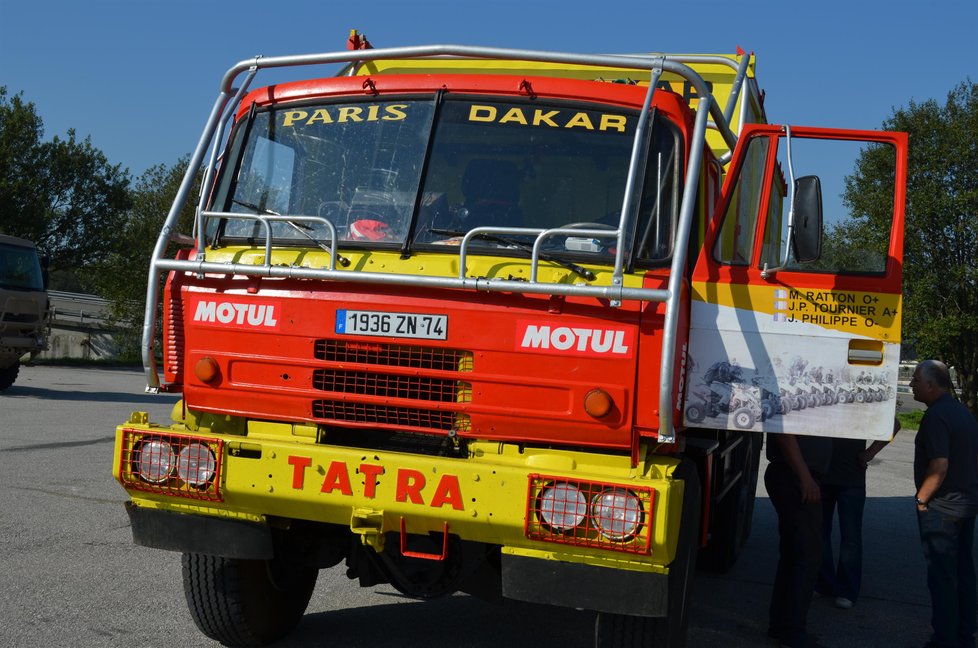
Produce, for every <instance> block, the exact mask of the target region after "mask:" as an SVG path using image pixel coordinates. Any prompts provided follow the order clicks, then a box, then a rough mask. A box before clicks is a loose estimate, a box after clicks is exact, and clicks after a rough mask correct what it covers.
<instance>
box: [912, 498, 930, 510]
mask: <svg viewBox="0 0 978 648" xmlns="http://www.w3.org/2000/svg"><path fill="white" fill-rule="evenodd" d="M914 499H915V500H916V501H917V506H923V507H924V508H927V502H925V501H924V500H922V499H920V498H919V497H915V498H914Z"/></svg>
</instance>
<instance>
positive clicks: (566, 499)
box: [540, 483, 587, 531]
mask: <svg viewBox="0 0 978 648" xmlns="http://www.w3.org/2000/svg"><path fill="white" fill-rule="evenodd" d="M586 515H587V500H585V499H584V493H582V492H581V490H580V489H579V488H577V487H576V486H573V485H571V484H564V483H558V484H554V485H553V486H548V487H547V488H544V489H543V492H542V493H540V516H541V517H542V518H543V521H544V522H545V523H546V524H547V526H549V527H552V528H554V529H557V530H558V531H568V530H570V529H573V528H574V527H576V526H577V525H579V524H580V523H581V522H583V521H584V517H585V516H586Z"/></svg>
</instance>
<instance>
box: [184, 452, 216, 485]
mask: <svg viewBox="0 0 978 648" xmlns="http://www.w3.org/2000/svg"><path fill="white" fill-rule="evenodd" d="M216 469H217V459H215V458H214V453H213V452H211V449H210V448H208V447H207V446H206V445H205V444H203V443H191V444H188V445H186V446H184V448H183V449H182V450H180V454H179V455H177V475H179V476H180V479H182V480H183V481H185V482H187V483H188V484H190V485H191V486H203V485H204V484H206V483H207V482H209V481H210V480H211V477H213V476H214V471H215V470H216Z"/></svg>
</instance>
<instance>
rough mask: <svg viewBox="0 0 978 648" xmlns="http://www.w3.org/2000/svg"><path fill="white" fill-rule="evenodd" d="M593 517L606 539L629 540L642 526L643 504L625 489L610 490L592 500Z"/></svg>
mask: <svg viewBox="0 0 978 648" xmlns="http://www.w3.org/2000/svg"><path fill="white" fill-rule="evenodd" d="M591 517H592V518H593V519H594V524H595V525H596V526H597V527H598V531H600V532H601V535H603V536H604V537H606V538H608V539H609V540H619V541H620V540H627V539H628V538H631V537H632V536H634V535H635V533H636V532H637V531H638V527H639V525H640V524H642V502H641V501H640V500H639V499H638V497H636V496H635V495H634V494H633V493H631V492H630V491H628V490H625V489H624V488H610V489H608V490H605V491H602V492H600V493H598V494H597V495H595V496H594V497H593V498H592V499H591Z"/></svg>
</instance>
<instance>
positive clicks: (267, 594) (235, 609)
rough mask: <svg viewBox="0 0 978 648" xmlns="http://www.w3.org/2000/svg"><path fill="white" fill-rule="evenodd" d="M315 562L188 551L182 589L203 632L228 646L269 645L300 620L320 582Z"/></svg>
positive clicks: (290, 629)
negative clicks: (302, 563)
mask: <svg viewBox="0 0 978 648" xmlns="http://www.w3.org/2000/svg"><path fill="white" fill-rule="evenodd" d="M318 575H319V571H318V570H317V569H316V568H315V567H311V566H305V565H299V564H295V563H288V562H286V561H284V560H281V559H273V560H241V559H235V558H221V557H218V556H205V555H203V554H183V591H184V594H185V595H186V597H187V607H188V608H189V609H190V615H191V616H192V617H193V619H194V623H196V624H197V628H199V629H200V631H201V632H202V633H204V634H205V635H207V636H208V637H210V638H211V639H214V640H215V641H219V642H221V643H222V644H224V645H226V646H264V645H266V644H269V643H272V642H273V641H275V640H277V639H281V638H282V637H284V636H285V635H287V634H288V633H289V632H291V631H292V629H293V628H294V627H295V626H296V625H297V624H298V623H299V620H300V619H301V618H302V615H303V613H305V611H306V606H307V605H308V604H309V597H310V596H312V590H313V588H314V587H315V585H316V577H317V576H318Z"/></svg>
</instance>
